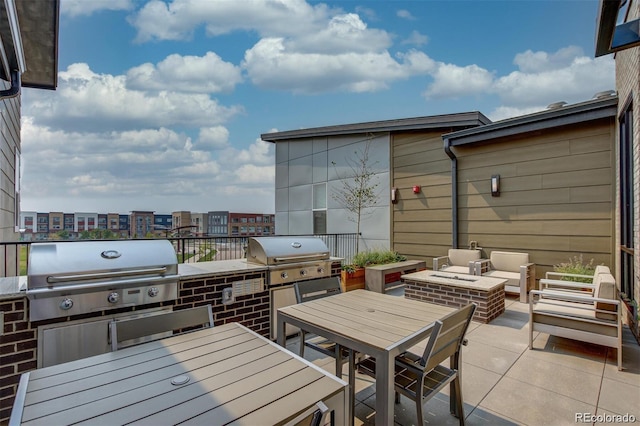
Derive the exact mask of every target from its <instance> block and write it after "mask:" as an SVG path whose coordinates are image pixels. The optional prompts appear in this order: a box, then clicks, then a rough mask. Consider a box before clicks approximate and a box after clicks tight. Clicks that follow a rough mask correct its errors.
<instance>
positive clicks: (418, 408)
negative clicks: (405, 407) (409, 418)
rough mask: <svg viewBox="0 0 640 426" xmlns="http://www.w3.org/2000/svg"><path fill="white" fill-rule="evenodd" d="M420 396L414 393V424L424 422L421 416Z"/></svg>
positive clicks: (419, 425) (420, 425)
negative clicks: (415, 417)
mask: <svg viewBox="0 0 640 426" xmlns="http://www.w3.org/2000/svg"><path fill="white" fill-rule="evenodd" d="M422 403H423V401H422V397H421V396H419V395H416V416H417V419H416V425H417V426H423V424H424V419H423V418H422Z"/></svg>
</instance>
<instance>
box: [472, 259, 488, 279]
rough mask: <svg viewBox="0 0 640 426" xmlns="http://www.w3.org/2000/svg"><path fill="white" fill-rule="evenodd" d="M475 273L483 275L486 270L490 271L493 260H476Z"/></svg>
mask: <svg viewBox="0 0 640 426" xmlns="http://www.w3.org/2000/svg"><path fill="white" fill-rule="evenodd" d="M474 269H475V271H474V274H473V275H482V274H484V273H485V272H488V271H489V270H490V269H491V260H490V259H480V260H476V261H475V262H474Z"/></svg>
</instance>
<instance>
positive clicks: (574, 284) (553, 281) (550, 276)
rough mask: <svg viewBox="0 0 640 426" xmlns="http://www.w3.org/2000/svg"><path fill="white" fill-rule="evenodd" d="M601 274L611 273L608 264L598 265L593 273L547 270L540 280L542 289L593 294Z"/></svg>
mask: <svg viewBox="0 0 640 426" xmlns="http://www.w3.org/2000/svg"><path fill="white" fill-rule="evenodd" d="M599 274H611V271H610V270H609V267H608V266H605V265H598V266H596V268H595V270H594V271H593V275H583V274H569V273H564V272H547V273H546V274H545V277H544V278H542V279H541V280H540V290H553V291H563V292H569V293H576V294H582V295H587V296H593V293H594V291H595V289H596V284H595V281H596V277H597V276H598V275H599ZM579 280H580V281H579ZM585 280H590V281H591V282H584V281H585Z"/></svg>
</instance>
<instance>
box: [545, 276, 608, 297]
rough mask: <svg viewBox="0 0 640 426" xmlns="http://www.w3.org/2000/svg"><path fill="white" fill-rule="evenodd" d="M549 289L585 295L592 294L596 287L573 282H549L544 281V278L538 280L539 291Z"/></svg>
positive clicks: (548, 280)
mask: <svg viewBox="0 0 640 426" xmlns="http://www.w3.org/2000/svg"><path fill="white" fill-rule="evenodd" d="M551 288H553V289H554V290H557V291H562V290H566V291H574V292H581V293H585V294H593V291H594V290H595V288H596V286H595V284H588V283H578V282H575V281H565V280H550V279H544V278H543V279H541V280H540V289H541V290H545V289H551ZM583 289H588V290H586V291H585V290H583Z"/></svg>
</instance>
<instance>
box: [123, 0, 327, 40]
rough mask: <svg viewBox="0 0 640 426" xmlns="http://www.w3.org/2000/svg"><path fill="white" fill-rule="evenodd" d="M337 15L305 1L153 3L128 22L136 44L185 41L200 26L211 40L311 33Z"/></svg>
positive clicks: (176, 0) (187, 0)
mask: <svg viewBox="0 0 640 426" xmlns="http://www.w3.org/2000/svg"><path fill="white" fill-rule="evenodd" d="M336 12H337V10H333V11H332V10H331V9H329V8H328V7H327V6H326V5H325V4H322V3H321V4H318V5H315V6H311V5H309V4H308V3H307V2H306V1H304V0H244V1H202V0H173V1H170V2H168V3H165V2H163V1H159V0H152V1H150V2H148V3H147V4H145V5H144V7H142V8H141V9H140V10H139V11H138V12H137V13H136V14H135V15H133V16H131V17H130V19H129V22H130V23H131V24H132V25H133V26H134V27H135V28H136V29H137V31H138V35H137V38H136V40H137V41H138V42H146V41H149V40H154V39H155V40H188V39H190V38H191V36H192V34H193V31H194V29H195V28H197V27H199V26H201V25H205V27H206V31H207V33H208V34H209V35H212V36H213V35H220V34H226V33H229V32H232V31H236V30H243V31H257V32H258V34H260V35H261V36H267V37H269V36H273V35H292V34H304V33H307V32H314V31H316V30H318V29H320V28H321V27H322V24H323V23H324V21H325V20H326V19H327V16H329V15H330V14H334V13H336Z"/></svg>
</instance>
